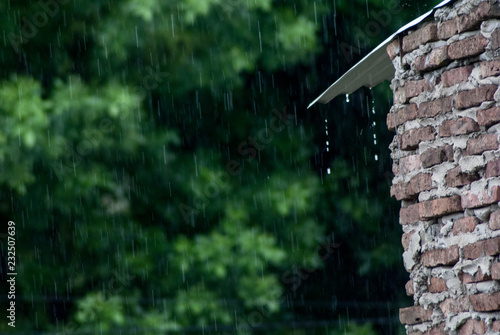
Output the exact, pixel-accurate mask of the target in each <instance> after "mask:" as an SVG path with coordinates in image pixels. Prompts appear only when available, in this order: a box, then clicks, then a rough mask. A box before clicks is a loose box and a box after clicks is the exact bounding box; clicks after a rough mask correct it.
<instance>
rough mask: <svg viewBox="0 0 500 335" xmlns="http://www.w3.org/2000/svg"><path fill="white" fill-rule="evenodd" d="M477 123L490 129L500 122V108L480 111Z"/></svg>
mask: <svg viewBox="0 0 500 335" xmlns="http://www.w3.org/2000/svg"><path fill="white" fill-rule="evenodd" d="M477 122H478V123H479V125H480V126H485V127H490V126H492V125H494V124H496V123H498V122H500V107H493V108H489V109H480V110H478V111H477Z"/></svg>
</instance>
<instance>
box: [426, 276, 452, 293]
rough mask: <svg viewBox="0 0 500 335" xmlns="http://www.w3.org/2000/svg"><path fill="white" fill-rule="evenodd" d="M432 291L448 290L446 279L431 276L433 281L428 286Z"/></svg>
mask: <svg viewBox="0 0 500 335" xmlns="http://www.w3.org/2000/svg"><path fill="white" fill-rule="evenodd" d="M427 290H428V291H429V292H430V293H439V292H443V291H446V290H448V286H446V280H444V279H442V278H437V277H431V283H430V284H429V286H428V287H427Z"/></svg>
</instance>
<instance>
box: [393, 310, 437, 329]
mask: <svg viewBox="0 0 500 335" xmlns="http://www.w3.org/2000/svg"><path fill="white" fill-rule="evenodd" d="M431 316H432V310H431V309H425V308H423V307H422V306H412V307H405V308H400V309H399V321H401V323H402V324H405V325H414V324H417V323H421V322H425V321H429V320H430V319H431Z"/></svg>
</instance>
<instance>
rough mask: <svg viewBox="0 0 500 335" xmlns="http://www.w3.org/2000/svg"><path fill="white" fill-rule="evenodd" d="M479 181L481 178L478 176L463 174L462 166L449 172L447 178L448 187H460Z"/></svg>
mask: <svg viewBox="0 0 500 335" xmlns="http://www.w3.org/2000/svg"><path fill="white" fill-rule="evenodd" d="M478 179H479V176H478V175H477V174H467V173H463V172H462V170H461V169H460V166H457V167H456V168H453V169H451V170H448V172H447V173H446V177H445V180H446V186H448V187H460V186H464V185H468V184H470V183H472V182H473V181H476V180H478Z"/></svg>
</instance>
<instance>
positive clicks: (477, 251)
mask: <svg viewBox="0 0 500 335" xmlns="http://www.w3.org/2000/svg"><path fill="white" fill-rule="evenodd" d="M463 252H464V257H465V259H476V258H478V257H481V256H482V255H483V253H484V254H485V255H486V256H494V255H498V254H499V253H500V237H494V238H490V239H487V240H482V241H479V242H476V243H472V244H468V245H466V246H465V247H463Z"/></svg>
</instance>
